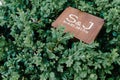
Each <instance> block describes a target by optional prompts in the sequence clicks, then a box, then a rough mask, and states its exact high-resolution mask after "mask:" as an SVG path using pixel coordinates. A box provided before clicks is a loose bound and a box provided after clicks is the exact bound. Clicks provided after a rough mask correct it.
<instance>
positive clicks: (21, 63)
mask: <svg viewBox="0 0 120 80" xmlns="http://www.w3.org/2000/svg"><path fill="white" fill-rule="evenodd" d="M2 3H3V5H1V6H0V80H120V0H4V1H3V0H2ZM68 6H71V7H74V8H77V9H79V10H81V11H85V12H87V13H90V14H92V15H95V16H98V17H101V18H103V19H105V24H104V26H103V28H102V30H101V31H100V33H99V35H98V37H97V38H96V40H95V42H94V43H92V44H90V45H89V44H84V43H83V42H81V41H76V42H74V41H72V38H73V36H72V35H71V34H69V33H65V34H64V32H63V31H64V28H58V29H54V28H52V27H51V23H52V22H53V21H54V20H55V19H56V18H57V17H58V16H59V15H60V14H61V12H62V11H63V10H64V9H65V8H66V7H68Z"/></svg>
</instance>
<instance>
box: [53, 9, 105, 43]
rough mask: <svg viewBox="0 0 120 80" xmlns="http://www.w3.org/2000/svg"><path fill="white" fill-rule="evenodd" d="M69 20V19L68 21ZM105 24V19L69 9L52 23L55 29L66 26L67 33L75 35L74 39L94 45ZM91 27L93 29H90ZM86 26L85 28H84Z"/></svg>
mask: <svg viewBox="0 0 120 80" xmlns="http://www.w3.org/2000/svg"><path fill="white" fill-rule="evenodd" d="M66 18H68V19H66ZM103 24H104V19H101V18H99V17H96V16H93V15H91V14H88V13H85V12H82V11H80V10H78V9H75V8H72V7H68V8H66V9H65V10H64V11H63V12H62V14H61V15H60V16H59V17H58V18H57V19H56V20H55V21H54V22H53V23H52V26H53V27H59V26H65V32H70V33H72V34H74V37H75V38H77V39H79V40H82V41H84V42H85V43H92V42H93V41H94V39H95V38H96V36H97V35H98V33H99V31H100V29H101V28H102V26H103ZM90 25H91V26H92V27H90ZM83 26H85V28H84V27H83Z"/></svg>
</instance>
